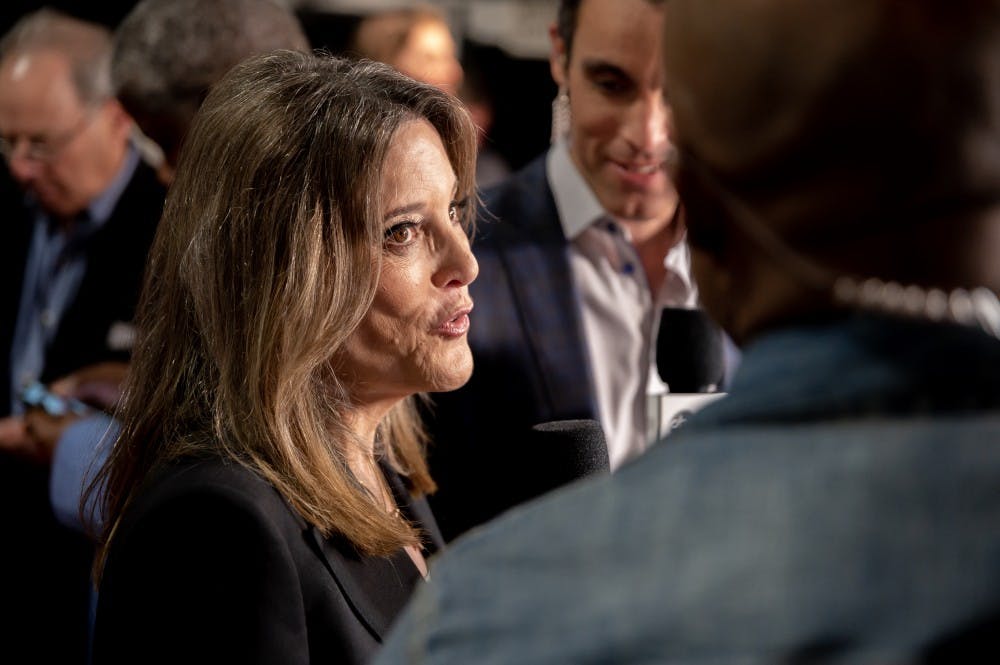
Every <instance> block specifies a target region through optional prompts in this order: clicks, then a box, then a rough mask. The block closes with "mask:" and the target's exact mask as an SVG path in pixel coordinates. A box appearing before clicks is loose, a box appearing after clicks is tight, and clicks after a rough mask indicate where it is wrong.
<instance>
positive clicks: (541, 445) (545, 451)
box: [512, 419, 611, 503]
mask: <svg viewBox="0 0 1000 665" xmlns="http://www.w3.org/2000/svg"><path fill="white" fill-rule="evenodd" d="M528 443H529V445H528V447H527V449H526V450H527V451H528V452H527V455H526V456H525V457H526V459H521V460H519V463H518V469H517V473H516V476H517V486H518V487H517V490H516V492H517V495H518V496H517V497H516V501H513V502H512V503H520V502H522V501H527V500H529V499H533V498H535V497H536V496H539V495H541V494H545V493H546V492H549V491H551V490H554V489H556V488H557V487H561V486H562V485H565V484H567V483H571V482H573V481H575V480H579V479H580V478H583V477H585V476H589V475H591V474H594V473H600V472H606V471H608V470H609V469H610V468H611V467H610V462H609V459H608V445H607V442H606V441H605V438H604V430H603V429H602V428H601V424H600V423H599V422H597V421H596V420H588V419H580V420H556V421H552V422H546V423H541V424H539V425H534V426H533V427H532V428H531V429H530V430H529V441H528Z"/></svg>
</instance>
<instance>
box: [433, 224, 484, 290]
mask: <svg viewBox="0 0 1000 665" xmlns="http://www.w3.org/2000/svg"><path fill="white" fill-rule="evenodd" d="M449 231H450V232H449V234H448V238H447V240H446V241H445V244H444V245H443V246H442V247H441V251H442V257H441V262H440V264H439V267H438V270H437V272H436V273H435V276H434V283H435V285H436V286H439V287H447V286H466V285H468V284H470V283H472V281H473V280H474V279H476V276H477V275H478V274H479V262H478V261H476V257H475V256H474V255H473V253H472V248H471V246H470V245H469V237H468V236H467V235H466V233H465V229H463V228H462V227H460V226H458V225H455V226H452V227H451V228H450V230H449Z"/></svg>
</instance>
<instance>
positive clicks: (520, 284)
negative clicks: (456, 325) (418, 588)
mask: <svg viewBox="0 0 1000 665" xmlns="http://www.w3.org/2000/svg"><path fill="white" fill-rule="evenodd" d="M483 199H484V202H485V210H480V213H479V218H478V225H479V229H478V234H477V236H476V238H475V240H474V242H473V246H472V249H473V252H474V253H475V255H476V258H477V260H478V261H479V277H478V278H477V279H476V280H475V281H474V282H473V283H472V285H471V286H470V287H469V288H470V294H471V295H472V299H473V301H474V303H475V309H474V310H473V312H472V325H471V327H470V329H469V346H470V347H471V348H472V354H473V358H474V360H475V369H474V370H473V373H472V378H471V379H470V380H469V382H468V383H467V384H466V385H465V386H464V387H463V388H460V389H459V390H456V391H454V392H450V393H441V394H437V395H434V396H433V401H434V406H433V407H432V408H431V409H428V411H427V413H426V414H425V415H426V418H427V421H428V425H429V429H430V433H431V442H432V445H431V447H430V449H429V452H430V464H431V475H433V476H434V479H435V481H436V482H437V484H438V488H439V489H438V492H437V493H436V494H435V495H434V496H433V497H431V499H430V501H431V507H432V508H433V509H434V515H435V517H436V518H437V520H438V524H439V525H440V526H441V531H442V533H443V534H444V536H445V539H446V540H451V539H452V538H454V537H456V536H457V535H459V534H461V533H462V532H463V531H465V530H466V529H469V528H470V527H473V526H475V525H477V524H480V523H482V522H485V521H486V520H488V519H490V518H492V517H494V516H496V515H497V514H499V513H500V512H502V511H504V510H506V509H507V508H510V507H511V506H512V505H514V504H515V503H518V502H520V501H522V500H524V499H525V497H524V496H523V495H522V493H521V491H520V485H521V484H523V483H521V482H520V480H519V479H523V478H524V475H525V474H526V473H530V474H531V475H532V476H533V477H535V478H536V479H537V478H538V477H539V476H544V475H547V474H548V473H549V472H552V477H553V478H556V477H558V478H565V477H566V476H567V475H570V474H568V473H566V472H565V469H574V468H576V467H577V466H578V460H575V459H574V460H569V459H567V460H565V462H566V465H565V469H562V468H559V469H551V468H550V469H538V468H536V467H535V466H533V465H536V466H537V465H538V464H540V463H541V462H542V460H540V459H539V455H538V451H537V450H536V449H534V448H533V441H532V439H531V438H530V437H528V436H527V434H528V431H529V429H530V427H531V426H532V425H535V424H538V423H542V422H547V421H552V420H565V419H574V418H593V419H596V418H597V406H596V405H597V401H596V396H595V390H594V387H593V379H592V376H591V370H590V363H589V360H588V355H587V350H586V346H585V338H584V332H583V324H582V322H581V319H580V296H579V293H578V291H577V288H576V286H575V284H574V282H573V277H572V274H571V271H570V264H569V254H568V251H569V250H568V244H567V242H566V239H565V237H564V235H563V232H562V226H561V224H560V222H559V215H558V212H557V210H556V204H555V200H554V199H553V196H552V190H551V189H550V187H549V183H548V178H547V176H546V173H545V157H544V156H542V157H539V158H538V159H536V160H535V161H533V162H532V163H530V164H529V165H528V166H526V167H525V168H524V169H522V170H521V171H519V172H517V173H516V174H514V175H513V176H512V177H511V178H510V179H509V180H507V181H506V182H504V183H502V184H501V185H499V186H498V187H496V188H494V189H492V190H489V191H487V192H486V193H485V194H484V197H483ZM544 462H545V464H551V465H558V464H559V462H560V460H558V459H553V458H546V459H545V460H544Z"/></svg>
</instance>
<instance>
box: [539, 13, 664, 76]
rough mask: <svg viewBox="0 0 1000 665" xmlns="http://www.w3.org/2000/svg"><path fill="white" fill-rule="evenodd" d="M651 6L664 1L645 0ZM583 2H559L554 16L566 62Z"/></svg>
mask: <svg viewBox="0 0 1000 665" xmlns="http://www.w3.org/2000/svg"><path fill="white" fill-rule="evenodd" d="M646 2H648V3H649V4H651V5H662V4H663V2H664V0H646ZM581 4H583V0H560V1H559V13H558V14H557V15H556V31H557V32H558V33H559V37H560V38H562V40H563V42H564V43H565V44H566V60H567V61H568V60H569V54H570V52H571V51H572V48H573V35H574V34H576V17H577V14H579V13H580V5H581Z"/></svg>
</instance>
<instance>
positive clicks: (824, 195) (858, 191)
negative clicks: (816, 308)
mask: <svg viewBox="0 0 1000 665" xmlns="http://www.w3.org/2000/svg"><path fill="white" fill-rule="evenodd" d="M665 11H666V17H665V19H666V20H665V39H664V50H665V76H666V90H667V95H668V97H669V99H670V102H671V105H672V107H673V112H674V122H675V125H676V136H675V142H676V143H677V145H678V147H679V148H680V150H681V155H682V157H681V168H680V173H679V175H678V178H679V189H680V190H681V194H682V197H683V198H684V200H685V204H686V205H688V207H689V210H690V217H691V219H690V221H691V226H692V228H691V235H692V238H693V240H694V241H695V244H696V245H697V244H699V242H700V241H702V240H704V241H705V242H701V243H700V244H702V249H703V250H706V251H707V252H708V253H709V254H711V255H712V257H711V258H712V259H714V260H715V261H716V264H715V267H716V268H717V269H719V270H722V271H727V270H732V269H736V270H739V268H732V266H739V265H741V264H745V263H750V262H754V261H756V262H757V263H761V262H763V261H764V260H765V258H764V257H761V254H765V253H766V252H762V250H761V249H760V248H759V247H755V246H753V243H747V242H746V238H739V237H736V236H737V235H738V232H735V231H734V230H733V226H732V225H728V226H727V227H726V229H722V230H720V229H718V228H714V229H712V233H709V234H705V233H703V231H704V230H705V229H704V228H703V224H702V222H706V221H708V220H709V218H710V217H713V216H714V217H718V218H725V217H727V216H728V217H732V216H733V215H732V207H733V206H731V205H726V204H720V201H719V199H720V198H722V199H724V198H727V197H728V196H729V195H732V196H733V197H734V198H735V199H736V200H738V201H739V202H740V204H741V206H743V207H744V208H745V210H748V211H749V212H750V213H751V214H752V215H753V216H755V217H756V219H757V220H758V221H759V222H760V223H761V224H762V225H764V226H767V227H769V228H771V229H774V230H776V231H777V233H778V235H779V237H781V238H782V239H783V240H784V241H785V242H786V243H787V244H788V245H789V246H791V247H792V248H793V249H794V250H796V251H798V252H800V253H801V254H804V255H806V256H808V258H810V259H813V260H816V261H817V262H818V263H821V264H823V265H825V266H826V267H828V268H830V269H831V271H833V272H837V271H841V272H843V271H851V272H860V273H862V274H873V273H876V272H879V271H883V273H884V276H885V277H888V278H891V279H902V280H906V281H915V282H918V283H921V282H926V281H928V280H931V281H937V282H941V283H942V285H948V283H951V284H954V283H956V282H961V281H962V280H963V279H966V277H967V276H965V275H963V276H959V275H958V271H959V270H960V268H959V267H958V264H959V263H962V265H963V266H964V265H968V264H969V261H968V258H969V257H968V255H967V248H965V247H960V245H964V244H967V242H968V241H967V237H968V236H969V235H970V234H974V233H975V232H974V228H976V227H975V225H973V224H971V223H970V224H968V225H965V226H962V225H959V226H955V225H954V224H952V225H951V226H948V227H947V228H948V229H949V232H948V233H944V234H942V233H941V231H942V229H944V228H945V225H944V221H946V220H948V221H950V222H954V221H955V220H958V219H961V220H963V224H964V223H965V221H967V220H968V219H970V218H973V217H975V216H976V215H977V214H979V213H981V212H984V211H985V210H987V209H990V208H992V207H995V206H996V203H997V201H998V199H1000V187H998V184H1000V122H998V121H1000V3H998V2H997V1H996V0H956V1H953V2H947V3H944V2H939V1H937V0H906V1H903V0H797V1H796V2H787V1H782V0H757V1H755V2H745V1H743V0H739V1H737V0H719V1H717V2H699V1H698V0H668V1H667V3H666V4H665ZM706 181H712V183H711V184H712V185H713V186H714V187H717V191H715V192H709V191H708V190H710V189H712V187H707V188H706ZM720 191H721V192H724V194H725V195H724V196H722V197H720V196H718V194H719V192H720ZM956 223H957V222H956ZM709 225H710V226H711V224H709ZM956 230H957V231H958V232H956ZM724 236H725V237H724ZM953 250H954V252H953ZM755 253H756V255H754V254H755ZM951 253H954V254H955V256H954V257H949V254H951ZM960 259H961V260H960ZM766 260H768V261H770V262H771V263H772V264H777V263H781V260H780V259H775V258H774V257H773V256H771V257H767V258H766ZM931 264H937V265H936V266H935V267H934V268H930V267H929V266H930V265H931ZM937 267H940V268H941V269H940V270H939V271H937V273H935V272H934V271H935V270H936V268H937ZM754 268H755V269H759V266H754ZM770 269H771V270H773V271H774V272H775V274H776V275H778V276H777V277H775V279H772V280H769V282H768V284H769V288H771V289H772V290H773V291H774V292H776V293H781V292H783V291H790V290H792V288H793V286H794V285H792V284H791V282H794V281H795V278H796V277H797V276H798V275H796V274H794V271H788V266H781V265H772V266H771V268H770ZM783 270H784V271H785V273H786V274H785V280H786V283H785V284H782V283H780V282H781V280H780V273H781V272H782V271H783ZM949 271H950V272H949ZM710 279H711V278H710V277H706V280H710ZM739 279H742V276H741V275H734V276H733V280H734V281H735V280H739ZM815 297H816V296H815V294H813V298H814V299H815Z"/></svg>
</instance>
